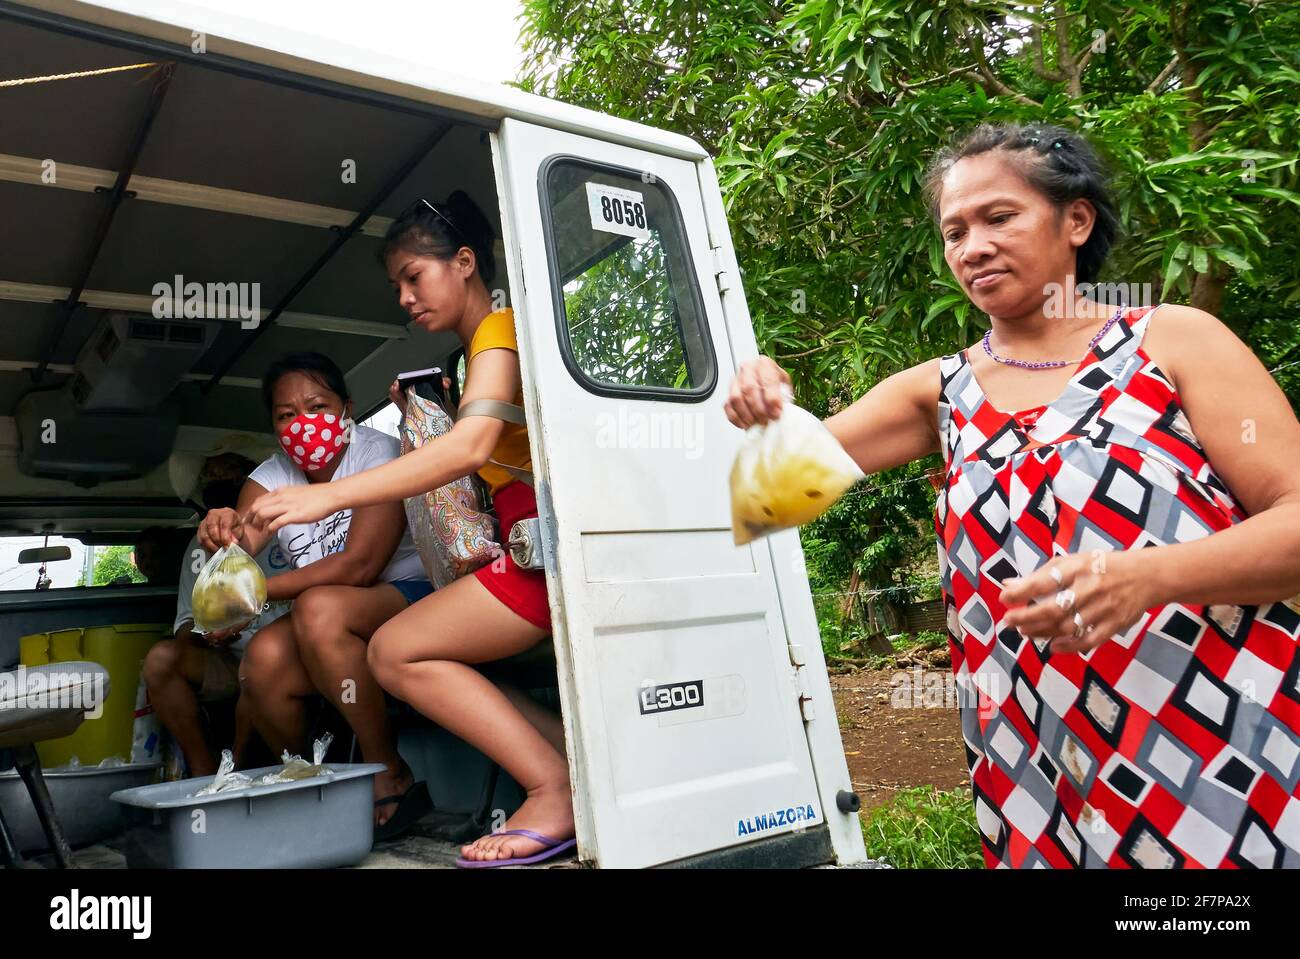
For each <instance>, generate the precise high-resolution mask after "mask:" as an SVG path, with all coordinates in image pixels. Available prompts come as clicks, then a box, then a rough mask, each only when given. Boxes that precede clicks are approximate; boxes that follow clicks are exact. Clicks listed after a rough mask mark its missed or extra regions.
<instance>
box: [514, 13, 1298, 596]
mask: <svg viewBox="0 0 1300 959" xmlns="http://www.w3.org/2000/svg"><path fill="white" fill-rule="evenodd" d="M523 39H524V43H525V45H526V48H527V50H528V53H529V59H528V60H527V61H526V63H525V66H524V69H523V71H522V73H521V77H520V81H519V85H520V86H521V87H522V88H523V89H526V90H531V91H534V92H538V93H542V94H545V95H547V96H552V97H555V98H558V99H560V100H564V101H568V102H571V103H576V104H579V105H582V106H586V107H590V108H592V109H596V110H600V111H602V112H606V113H611V114H614V115H617V116H621V117H626V118H628V119H632V120H638V121H641V122H645V123H648V124H651V125H654V126H657V127H663V128H668V129H672V130H675V131H678V132H680V133H684V134H686V135H688V136H690V137H693V138H694V139H696V140H697V141H698V142H700V143H701V144H703V145H704V146H705V147H706V148H707V149H708V150H709V151H710V153H711V154H712V155H713V156H714V157H715V166H716V168H717V171H718V175H719V180H720V182H721V185H722V188H723V193H724V197H725V200H726V204H727V209H728V215H729V220H730V224H731V228H732V233H733V237H734V239H735V243H736V248H737V256H738V258H739V261H740V264H741V267H742V269H743V271H744V283H745V291H746V295H747V298H748V301H749V304H750V310H751V313H752V315H753V319H754V323H755V328H756V331H757V333H758V338H759V343H760V345H761V347H762V348H763V350H764V351H765V352H767V353H768V354H769V355H771V356H773V357H775V358H776V359H777V360H778V362H780V363H781V364H782V365H783V366H785V367H786V368H787V369H789V370H790V372H791V375H792V377H793V378H794V381H795V390H796V395H797V397H798V398H799V400H800V402H801V403H802V404H803V405H805V406H806V407H808V408H809V409H811V410H813V411H814V412H816V413H818V414H821V415H824V414H827V413H830V412H834V411H836V410H838V409H840V408H842V407H843V406H844V405H846V404H847V403H849V402H852V400H854V399H855V398H857V397H858V396H860V395H862V393H863V392H865V391H866V390H867V389H868V388H870V386H872V385H873V384H874V383H875V382H877V381H878V380H879V379H881V378H882V377H884V376H886V375H888V374H890V373H893V372H896V371H898V370H900V369H902V368H905V367H907V366H910V365H913V364H915V363H917V362H921V361H923V360H925V359H927V358H929V357H932V356H936V355H939V354H942V353H947V352H951V351H953V350H956V349H959V348H961V347H963V346H966V345H969V344H970V343H971V342H972V341H973V340H974V339H975V338H976V337H978V335H980V334H981V333H982V331H983V329H985V328H986V323H987V318H986V317H984V316H983V315H982V314H980V313H979V312H978V311H977V310H975V309H974V307H972V306H971V304H970V303H969V301H968V300H967V299H966V297H965V296H964V295H963V293H962V291H961V290H960V288H959V286H958V285H957V283H956V281H955V280H954V279H953V278H952V276H951V274H950V273H949V271H948V270H947V267H946V264H945V263H944V260H943V253H942V246H941V240H940V237H939V236H938V233H937V231H936V230H935V229H934V226H933V224H932V221H931V218H930V214H929V211H928V210H927V209H926V207H925V204H924V202H923V200H922V197H921V183H922V175H923V171H924V169H925V166H926V163H927V161H928V159H929V158H930V156H931V155H932V154H933V152H934V151H935V149H936V148H938V147H940V146H942V145H944V144H945V143H947V142H949V141H950V140H951V139H952V138H953V136H954V135H955V134H957V133H959V132H961V131H964V130H967V129H969V128H971V127H973V126H975V125H976V124H978V123H980V122H983V121H998V120H1020V121H1034V122H1055V123H1060V124H1064V125H1068V126H1070V127H1071V128H1074V129H1077V130H1079V131H1081V132H1082V133H1084V134H1085V135H1087V136H1088V137H1089V138H1090V139H1091V140H1092V141H1093V142H1094V143H1095V144H1096V145H1097V146H1098V148H1099V149H1100V150H1101V152H1102V153H1103V155H1104V156H1106V157H1107V158H1108V160H1109V162H1110V164H1111V166H1112V168H1113V171H1114V173H1115V192H1116V195H1117V197H1118V199H1119V202H1120V204H1121V207H1122V210H1121V213H1122V221H1123V225H1124V227H1125V234H1124V236H1123V238H1122V241H1121V243H1120V245H1119V247H1118V248H1117V249H1116V251H1115V254H1114V256H1113V258H1112V260H1111V262H1110V264H1109V267H1108V269H1107V271H1106V273H1104V274H1103V276H1102V278H1101V279H1102V280H1103V281H1105V282H1112V283H1124V284H1130V283H1132V284H1144V283H1149V284H1151V287H1152V295H1153V297H1154V298H1155V299H1157V300H1159V299H1165V300H1169V301H1175V302H1190V303H1192V304H1194V305H1197V306H1201V307H1202V308H1205V309H1207V310H1209V311H1211V312H1213V313H1215V314H1216V315H1218V316H1219V317H1220V318H1221V319H1223V320H1224V321H1225V322H1226V323H1228V324H1229V326H1231V327H1232V328H1233V329H1234V330H1236V331H1237V333H1238V334H1239V335H1241V336H1242V337H1243V338H1244V339H1245V340H1246V342H1247V343H1249V344H1250V345H1251V346H1252V347H1253V348H1254V349H1255V350H1256V352H1257V353H1258V354H1259V356H1260V357H1261V359H1262V360H1263V361H1264V362H1265V364H1267V365H1268V366H1269V367H1270V368H1272V369H1274V370H1275V375H1276V376H1277V378H1278V380H1279V382H1280V383H1281V384H1282V386H1283V388H1284V389H1285V390H1286V391H1287V393H1288V395H1289V396H1290V397H1291V398H1292V400H1293V402H1295V401H1296V400H1297V398H1300V362H1297V361H1300V328H1298V327H1297V325H1296V324H1295V323H1294V322H1293V320H1292V318H1291V315H1290V314H1291V312H1292V311H1293V310H1294V308H1295V305H1296V302H1297V301H1298V300H1300V256H1297V252H1298V251H1297V243H1296V236H1297V233H1298V228H1300V197H1298V196H1297V193H1296V190H1297V186H1298V184H1297V169H1296V158H1297V154H1298V153H1300V97H1297V96H1296V92H1295V91H1296V90H1297V89H1300V82H1298V81H1300V4H1295V3H1293V2H1289V0H1256V2H1252V0H1209V2H1206V3H1203V4H1194V3H1186V2H1182V0H1180V2H1177V3H1172V2H1157V0H1152V2H1142V0H1120V2H1112V0H1063V2H1044V3H1021V4H1011V3H999V2H986V0H802V2H795V0H785V2H782V0H769V2H761V0H524V7H523ZM1292 363H1294V364H1295V365H1289V364H1292ZM926 465H927V466H928V467H931V468H932V467H933V466H934V465H935V464H934V463H930V464H926ZM916 472H917V471H916V469H915V468H913V469H912V470H900V471H891V473H890V474H882V475H880V476H877V477H874V478H873V480H872V481H871V482H872V483H873V484H874V485H873V486H872V487H871V488H869V490H868V492H867V494H865V495H863V496H861V497H860V498H859V499H851V500H846V501H845V504H844V505H843V506H841V507H837V511H838V512H837V513H836V514H833V515H832V516H830V517H827V518H824V519H823V520H822V521H820V522H819V523H817V524H813V525H812V526H810V527H808V528H806V529H805V531H804V544H805V548H806V550H807V552H808V553H809V556H810V569H811V571H812V573H813V577H814V580H815V581H816V580H817V579H818V577H819V576H820V575H821V574H820V573H819V571H825V574H826V575H825V577H824V578H825V579H830V578H831V572H830V571H831V570H836V569H838V570H841V571H843V570H846V569H850V568H852V569H856V570H857V571H858V572H859V574H860V578H861V585H863V586H867V587H871V588H882V589H883V588H889V587H890V586H892V585H894V581H893V579H892V578H890V577H889V576H888V573H889V564H890V563H893V562H897V561H898V560H897V559H896V558H895V557H896V555H900V554H901V553H906V552H908V551H907V550H905V549H903V548H902V544H901V543H898V542H895V541H893V540H891V539H890V537H891V536H896V537H901V538H904V539H905V538H906V537H907V536H909V535H911V534H910V533H909V532H908V531H909V530H920V529H923V528H924V526H923V520H924V514H925V513H927V512H928V510H929V508H930V507H931V506H932V504H933V499H932V498H931V497H930V496H929V493H930V491H929V487H928V485H927V484H925V483H924V481H923V480H922V481H920V482H913V487H914V492H915V494H916V495H915V497H914V502H911V503H908V504H902V505H900V504H898V503H891V502H890V500H889V499H888V497H887V496H886V495H885V493H886V491H887V490H889V489H891V488H892V487H891V485H890V484H892V483H895V482H898V481H900V480H906V479H909V478H910V479H912V480H914V481H915V480H916V479H917V476H916ZM873 490H876V491H879V492H873ZM900 509H901V516H900V512H899V511H900ZM859 511H861V515H859ZM904 517H907V518H909V519H907V520H905V519H904ZM846 526H847V527H849V528H850V529H853V530H856V531H857V532H856V533H854V534H853V535H846V534H845V533H844V528H845V527H846ZM886 529H888V531H889V532H886ZM858 534H861V535H858ZM916 535H917V536H920V535H922V534H920V533H917V534H916ZM916 541H919V540H916ZM883 557H889V558H888V559H883ZM878 561H879V562H878Z"/></svg>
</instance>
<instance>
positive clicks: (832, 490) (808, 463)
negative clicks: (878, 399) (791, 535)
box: [731, 390, 866, 546]
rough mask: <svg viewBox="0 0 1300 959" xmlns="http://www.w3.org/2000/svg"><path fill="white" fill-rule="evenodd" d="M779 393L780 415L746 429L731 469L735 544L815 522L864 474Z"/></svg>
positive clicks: (826, 432) (812, 418)
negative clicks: (781, 400)
mask: <svg viewBox="0 0 1300 959" xmlns="http://www.w3.org/2000/svg"><path fill="white" fill-rule="evenodd" d="M783 392H784V394H785V403H784V404H783V405H782V407H781V414H780V415H779V416H778V417H777V418H776V419H774V420H771V421H769V422H767V423H764V424H762V425H760V426H751V427H750V428H749V429H748V430H746V431H745V438H744V439H743V440H741V443H740V450H739V451H738V452H737V453H736V461H735V463H733V464H732V466H731V532H732V535H733V536H734V537H735V540H736V545H737V546H742V545H744V544H745V543H748V542H750V541H751V540H754V539H757V538H758V537H760V536H766V535H767V534H768V533H774V532H776V531H777V530H781V529H789V528H790V527H793V526H802V525H803V524H804V523H808V522H811V521H812V520H815V519H816V518H817V517H818V516H820V515H821V514H822V513H824V512H826V510H828V509H830V507H831V504H833V503H834V502H835V501H836V500H837V499H839V498H840V496H841V495H843V493H844V491H845V490H847V489H848V488H849V487H850V486H852V485H853V484H854V483H856V482H857V481H858V480H860V479H862V478H863V476H865V475H866V474H865V473H863V472H862V470H861V469H859V468H858V464H857V463H855V462H853V458H852V457H851V456H849V454H848V453H846V452H845V451H844V447H842V446H841V445H840V444H839V441H838V440H836V439H835V437H834V436H832V435H831V432H830V430H828V429H827V428H826V427H825V425H823V423H822V421H821V420H819V419H817V417H815V416H813V415H812V414H811V413H809V412H808V411H807V410H804V409H801V408H799V407H798V406H795V405H794V397H793V396H792V395H791V394H790V392H789V391H788V390H784V391H783Z"/></svg>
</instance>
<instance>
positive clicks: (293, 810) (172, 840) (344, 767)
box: [112, 763, 384, 869]
mask: <svg viewBox="0 0 1300 959" xmlns="http://www.w3.org/2000/svg"><path fill="white" fill-rule="evenodd" d="M327 765H328V766H329V768H330V770H331V771H330V772H328V773H325V774H324V775H321V776H313V777H312V778H310V779H300V780H298V781H296V782H288V783H273V784H272V785H270V786H252V787H250V788H247V789H236V790H232V791H230V792H222V793H216V794H215V795H212V796H197V797H196V796H195V795H194V793H196V792H198V790H199V789H201V788H202V787H204V786H206V785H207V784H208V783H210V782H212V779H213V777H212V776H201V777H199V778H197V779H182V780H180V781H178V782H170V783H158V784H157V785H155V786H141V787H139V788H137V789H123V790H121V791H120V792H115V793H113V796H112V798H113V799H115V800H117V801H118V802H120V803H124V804H125V805H128V806H138V807H140V808H142V809H148V810H152V811H153V813H154V822H155V824H156V826H157V827H158V829H159V830H160V831H161V832H162V833H163V841H162V842H161V844H160V845H161V851H160V852H159V853H158V854H156V859H157V861H156V862H154V863H153V864H155V865H161V866H167V867H171V868H174V869H325V868H330V867H333V866H350V865H352V864H354V863H357V862H359V861H361V860H362V859H363V858H365V856H366V854H367V853H369V852H370V847H371V845H372V844H373V842H374V777H375V774H376V773H380V772H383V771H384V766H383V765H382V764H380V763H328V764H327ZM280 768H281V767H280V766H267V767H265V768H263V769H249V770H245V772H246V773H247V775H249V776H252V777H253V778H257V777H258V776H261V775H263V774H265V773H270V772H275V771H277V770H278V769H280ZM128 864H132V863H131V862H130V854H129V853H128Z"/></svg>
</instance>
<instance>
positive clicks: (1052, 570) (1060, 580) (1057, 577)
mask: <svg viewBox="0 0 1300 959" xmlns="http://www.w3.org/2000/svg"><path fill="white" fill-rule="evenodd" d="M1047 575H1048V576H1050V577H1052V580H1053V581H1054V582H1055V583H1056V585H1057V586H1064V585H1065V577H1064V576H1063V575H1062V574H1061V571H1060V570H1059V569H1057V568H1056V567H1055V566H1049V567H1047Z"/></svg>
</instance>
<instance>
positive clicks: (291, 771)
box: [254, 733, 334, 786]
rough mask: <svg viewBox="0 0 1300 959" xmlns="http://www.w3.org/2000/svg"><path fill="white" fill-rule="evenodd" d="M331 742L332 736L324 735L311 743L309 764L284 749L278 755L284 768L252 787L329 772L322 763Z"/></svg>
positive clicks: (329, 734) (269, 774)
mask: <svg viewBox="0 0 1300 959" xmlns="http://www.w3.org/2000/svg"><path fill="white" fill-rule="evenodd" d="M332 742H334V734H333V733H326V734H325V735H324V736H322V737H321V738H320V739H318V740H316V741H315V742H314V743H312V745H311V755H312V761H311V762H307V760H305V759H303V758H302V757H301V756H291V755H290V754H289V750H287V749H286V750H285V751H284V752H282V753H281V754H280V762H282V763H284V768H283V769H278V770H276V771H275V772H273V773H267V774H266V775H265V776H262V777H261V778H260V779H258V780H257V781H256V782H255V783H254V785H257V786H267V785H270V784H271V783H287V782H294V781H295V780H298V779H310V778H311V777H312V776H319V775H320V774H321V773H327V772H329V771H330V769H329V767H328V766H326V765H325V764H324V763H325V754H326V753H327V752H329V748H330V743H332Z"/></svg>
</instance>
